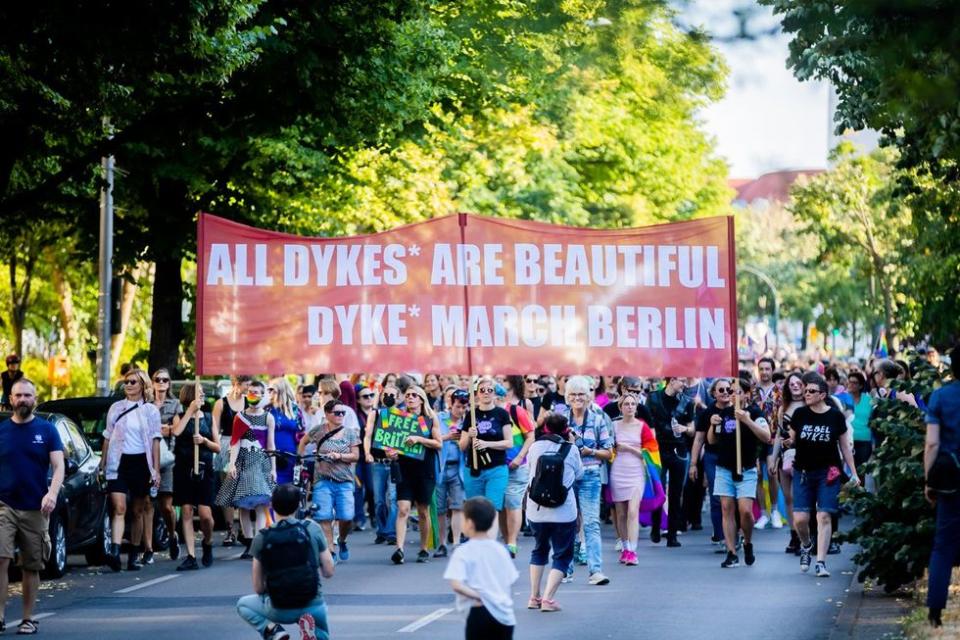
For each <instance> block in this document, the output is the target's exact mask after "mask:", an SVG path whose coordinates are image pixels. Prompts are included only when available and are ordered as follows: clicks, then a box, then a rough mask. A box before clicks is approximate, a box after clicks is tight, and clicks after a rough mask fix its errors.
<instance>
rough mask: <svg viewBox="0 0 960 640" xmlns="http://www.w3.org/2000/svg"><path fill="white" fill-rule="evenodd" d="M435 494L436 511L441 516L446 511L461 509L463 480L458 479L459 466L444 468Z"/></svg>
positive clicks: (452, 465)
mask: <svg viewBox="0 0 960 640" xmlns="http://www.w3.org/2000/svg"><path fill="white" fill-rule="evenodd" d="M436 492H437V493H436V496H437V511H439V512H440V514H441V515H442V514H444V513H446V512H447V510H448V509H454V510H457V511H459V510H460V509H462V508H463V480H461V479H460V465H458V464H448V465H446V466H444V468H443V474H441V478H440V482H438V483H437V489H436Z"/></svg>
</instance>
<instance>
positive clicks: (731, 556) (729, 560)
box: [720, 551, 740, 569]
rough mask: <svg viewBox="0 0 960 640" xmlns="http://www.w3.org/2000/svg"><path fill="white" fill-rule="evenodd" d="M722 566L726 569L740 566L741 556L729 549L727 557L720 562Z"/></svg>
mask: <svg viewBox="0 0 960 640" xmlns="http://www.w3.org/2000/svg"><path fill="white" fill-rule="evenodd" d="M720 566H721V567H723V568H724V569H734V568H736V567H739V566H740V558H738V557H737V554H735V553H730V552H729V551H727V557H726V559H725V560H724V561H723V562H721V563H720Z"/></svg>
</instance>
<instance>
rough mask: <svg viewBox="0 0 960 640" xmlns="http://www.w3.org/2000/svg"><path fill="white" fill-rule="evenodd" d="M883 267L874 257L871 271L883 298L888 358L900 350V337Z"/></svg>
mask: <svg viewBox="0 0 960 640" xmlns="http://www.w3.org/2000/svg"><path fill="white" fill-rule="evenodd" d="M883 267H884V264H883V261H882V260H881V259H880V256H878V255H874V256H873V269H874V271H875V272H876V274H877V284H878V285H879V286H880V295H881V296H882V297H883V321H884V323H885V324H886V328H887V348H888V349H889V351H890V357H893V355H894V354H896V353H897V352H898V351H899V350H900V349H899V347H900V337H899V331H897V325H896V321H895V320H894V317H893V287H892V286H891V285H890V280H889V278H887V276H886V274H884V272H883Z"/></svg>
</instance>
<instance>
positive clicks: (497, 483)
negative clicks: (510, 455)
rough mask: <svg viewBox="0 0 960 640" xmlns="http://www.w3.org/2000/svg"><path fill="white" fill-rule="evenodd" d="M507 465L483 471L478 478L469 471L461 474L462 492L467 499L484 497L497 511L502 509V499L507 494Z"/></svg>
mask: <svg viewBox="0 0 960 640" xmlns="http://www.w3.org/2000/svg"><path fill="white" fill-rule="evenodd" d="M509 476H510V474H509V470H508V469H507V465H505V464H501V465H498V466H496V467H491V468H489V469H484V470H483V471H481V472H480V475H479V476H474V475H473V474H472V473H470V471H469V470H467V469H465V470H464V472H463V490H464V492H465V493H466V496H467V498H468V499H469V498H473V497H476V496H484V497H486V498H487V499H488V500H489V501H490V502H492V503H493V508H494V509H496V510H497V511H500V510H501V509H503V498H504V496H505V495H506V494H507V480H508V479H509Z"/></svg>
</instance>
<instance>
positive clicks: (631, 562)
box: [624, 551, 640, 567]
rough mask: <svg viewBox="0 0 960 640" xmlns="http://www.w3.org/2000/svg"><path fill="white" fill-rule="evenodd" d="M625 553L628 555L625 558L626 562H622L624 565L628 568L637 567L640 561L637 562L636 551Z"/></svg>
mask: <svg viewBox="0 0 960 640" xmlns="http://www.w3.org/2000/svg"><path fill="white" fill-rule="evenodd" d="M627 553H629V554H630V555H629V556H627V561H626V562H624V564H625V565H627V566H628V567H635V566H637V565H638V564H640V561H639V560H637V552H636V551H628V552H627Z"/></svg>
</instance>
